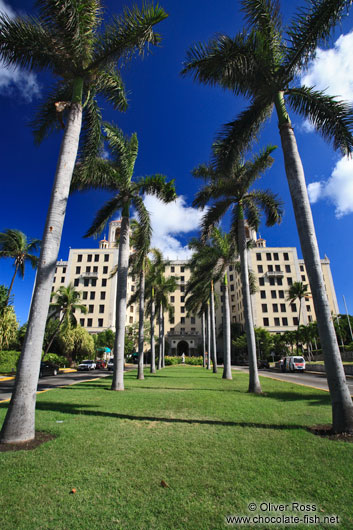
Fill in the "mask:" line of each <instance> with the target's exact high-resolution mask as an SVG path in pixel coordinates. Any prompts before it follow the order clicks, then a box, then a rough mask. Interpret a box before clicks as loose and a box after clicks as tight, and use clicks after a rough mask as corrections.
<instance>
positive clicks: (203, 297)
mask: <svg viewBox="0 0 353 530" xmlns="http://www.w3.org/2000/svg"><path fill="white" fill-rule="evenodd" d="M187 293H188V286H186V293H185V294H187ZM207 302H208V294H207V289H205V288H204V286H201V287H200V286H197V287H194V288H193V290H192V292H191V293H189V295H188V296H187V298H186V301H185V307H186V311H187V312H188V314H189V313H190V314H193V315H194V314H196V313H197V314H198V316H199V317H200V318H201V327H202V358H203V362H202V364H203V368H206V351H207V350H206V313H207V311H208V304H207ZM207 368H208V369H210V363H209V362H207Z"/></svg>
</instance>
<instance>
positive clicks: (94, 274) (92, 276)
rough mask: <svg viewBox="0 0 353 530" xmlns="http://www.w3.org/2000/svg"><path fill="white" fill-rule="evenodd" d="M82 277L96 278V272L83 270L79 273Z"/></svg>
mask: <svg viewBox="0 0 353 530" xmlns="http://www.w3.org/2000/svg"><path fill="white" fill-rule="evenodd" d="M81 277H82V278H98V272H83V273H82V274H81Z"/></svg>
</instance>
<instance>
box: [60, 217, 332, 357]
mask: <svg viewBox="0 0 353 530" xmlns="http://www.w3.org/2000/svg"><path fill="white" fill-rule="evenodd" d="M119 233H120V221H119V220H117V221H112V222H111V223H110V225H109V235H108V239H105V238H104V239H103V240H101V241H100V242H99V248H97V249H70V252H69V257H68V260H67V261H58V262H57V267H56V273H55V277H54V282H53V287H52V291H56V290H58V289H59V287H60V286H62V285H65V286H67V285H68V284H69V283H71V284H73V285H74V286H75V287H76V289H77V290H79V291H81V293H82V303H83V304H85V305H86V307H87V314H83V313H81V314H78V315H76V317H77V320H78V322H79V323H80V325H81V326H82V327H84V328H85V329H87V331H89V332H90V333H99V332H100V331H104V330H105V329H112V330H113V331H114V330H115V295H116V282H117V275H116V274H114V275H112V272H113V271H114V269H116V267H117V263H118V248H117V239H118V238H119ZM250 235H251V238H252V239H253V240H254V242H255V245H254V248H251V249H250V250H249V267H250V268H251V270H252V272H253V274H254V276H255V278H256V284H257V288H258V290H257V292H256V293H254V294H253V295H252V296H251V303H252V311H253V317H254V325H255V326H256V327H261V328H265V329H267V330H268V331H270V332H272V333H282V332H284V331H287V330H295V329H297V326H298V323H300V324H308V323H309V322H313V321H315V320H316V315H315V309H314V304H313V300H312V297H311V295H310V294H308V296H307V297H305V300H303V301H302V304H301V312H300V315H299V302H296V303H290V302H288V300H287V297H288V290H289V288H290V286H291V285H292V284H293V283H294V282H302V283H304V284H308V283H309V282H308V276H307V273H306V269H305V264H304V261H303V260H302V259H299V258H298V255H297V249H296V248H295V247H267V246H266V241H265V240H264V239H262V238H257V237H256V234H255V233H254V232H253V233H252V234H248V236H249V237H250ZM321 267H322V271H323V277H324V282H325V288H326V293H327V297H328V301H329V305H330V308H331V311H332V313H333V315H337V314H338V305H337V299H336V293H335V288H334V284H333V279H332V275H331V269H330V261H329V259H328V258H327V257H326V256H325V258H324V259H322V260H321ZM165 274H166V276H176V277H177V289H176V291H175V292H174V293H172V294H171V295H170V299H169V301H170V304H171V305H172V306H173V309H174V315H173V317H172V318H171V319H169V318H168V314H165V335H166V344H167V353H169V354H172V355H181V354H182V353H185V354H191V355H192V354H197V353H199V352H201V348H202V344H201V337H202V327H201V326H202V324H201V319H200V318H199V317H198V316H197V315H188V314H187V313H186V308H185V290H186V285H187V282H188V280H189V278H190V268H189V266H188V262H187V261H182V260H174V261H170V262H169V264H168V265H167V266H166V269H165ZM228 281H229V296H230V308H231V318H232V322H236V323H239V324H241V325H243V324H244V311H243V300H242V293H241V280H240V275H239V274H238V272H237V271H236V270H235V267H234V265H233V266H232V265H230V266H229V269H228ZM135 289H136V282H135V278H134V277H131V276H129V279H128V297H129V296H131V295H132V294H133V293H134V292H135ZM216 290H217V291H218V294H219V299H220V303H219V304H218V307H217V310H216V326H217V328H218V330H219V327H220V326H221V324H222V293H221V292H220V287H219V286H218V287H217V288H216ZM308 291H310V288H309V289H308ZM137 321H138V304H135V305H132V306H130V307H128V309H127V314H126V325H127V326H128V325H132V324H135V323H136V322H137Z"/></svg>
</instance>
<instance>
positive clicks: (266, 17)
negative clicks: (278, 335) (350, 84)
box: [183, 0, 353, 433]
mask: <svg viewBox="0 0 353 530" xmlns="http://www.w3.org/2000/svg"><path fill="white" fill-rule="evenodd" d="M350 3H351V2H350V1H349V0H319V1H317V2H310V3H309V4H307V7H306V8H302V9H301V10H300V11H299V13H297V14H296V16H295V17H294V18H293V21H292V23H291V25H289V26H287V37H285V36H284V28H283V26H282V21H281V16H280V12H279V8H278V2H276V1H275V0H243V1H242V9H243V12H244V13H245V16H246V19H247V22H248V28H246V29H245V30H244V31H242V32H241V33H239V34H237V35H236V36H235V37H234V38H231V37H228V36H226V35H218V36H217V37H215V38H214V39H212V40H211V41H210V42H209V43H208V44H206V45H204V44H198V45H195V46H194V47H193V48H191V49H190V50H189V51H188V55H187V60H186V63H185V67H184V70H183V73H184V74H186V73H188V72H193V74H194V79H195V80H198V81H200V82H202V83H205V84H208V85H220V86H221V87H223V88H225V89H229V90H231V91H232V92H233V93H234V94H236V95H238V94H239V95H242V96H244V97H245V98H250V100H251V102H250V106H249V107H248V108H247V109H246V110H245V111H243V112H242V113H241V114H240V115H239V117H238V118H236V119H235V120H234V121H232V122H231V123H229V124H227V125H226V126H225V128H224V131H223V133H222V134H221V135H220V139H221V140H222V147H221V152H222V153H221V154H222V156H221V158H222V160H221V166H222V167H223V168H224V167H227V166H231V165H232V164H233V161H234V159H235V158H237V157H238V156H239V153H242V152H243V150H244V149H245V148H247V147H248V145H249V143H250V142H251V141H252V140H253V139H254V138H255V137H256V136H257V134H258V132H259V130H260V127H261V125H262V124H263V122H264V121H265V120H266V119H268V118H269V117H270V115H271V113H272V110H273V108H275V109H276V112H277V116H278V124H279V132H280V136H281V143H282V150H283V155H284V162H285V170H286V175H287V179H288V184H289V188H290V193H291V197H292V203H293V208H294V214H295V218H296V223H297V228H298V233H299V238H300V243H301V248H302V252H303V257H304V261H305V265H306V270H307V272H308V276H309V282H310V287H311V292H312V293H313V299H314V305H315V311H316V316H317V322H318V328H319V334H320V341H321V345H322V349H323V352H324V356H325V366H326V373H327V379H328V385H329V388H330V393H331V400H332V416H333V430H334V432H338V433H339V432H353V404H352V400H351V397H350V394H349V390H348V387H347V384H346V380H345V374H344V370H343V366H342V361H341V357H340V353H339V348H338V344H337V339H336V336H335V332H334V327H333V323H332V320H331V315H330V309H329V304H328V301H327V296H326V293H325V286H324V281H323V275H322V270H321V263H320V254H319V249H318V244H317V240H316V235H315V227H314V222H313V218H312V214H311V208H310V203H309V199H308V193H307V188H306V182H305V176H304V170H303V166H302V162H301V159H300V155H299V152H298V148H297V143H296V139H295V135H294V131H293V127H292V125H291V121H290V118H289V114H288V112H287V108H286V105H287V104H288V105H290V106H291V107H292V109H293V110H294V111H295V112H298V113H299V114H300V115H301V116H303V117H304V118H309V119H310V120H311V122H312V123H313V125H314V126H315V128H316V129H317V130H318V131H319V132H320V133H321V134H322V135H323V137H324V138H326V139H328V140H331V141H332V143H333V146H334V147H335V148H336V149H338V148H340V149H341V151H342V152H343V153H347V154H348V153H351V152H352V149H353V135H352V133H351V125H352V111H351V107H350V106H349V105H348V104H346V103H344V102H342V101H337V100H336V99H335V98H332V97H330V96H328V95H326V94H325V93H324V92H319V91H316V90H314V89H313V88H310V87H306V86H296V85H295V83H296V82H297V80H298V76H297V74H298V71H299V70H300V69H303V68H305V66H306V65H307V63H308V61H309V60H310V59H312V58H313V57H314V55H315V51H316V48H317V46H318V44H319V43H320V42H322V41H325V40H327V39H328V37H329V36H330V33H331V30H332V28H333V27H334V26H335V25H336V23H337V21H339V20H340V18H341V16H342V14H343V13H344V11H345V9H346V8H348V6H349V5H350Z"/></svg>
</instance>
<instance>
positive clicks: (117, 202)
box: [84, 196, 123, 237]
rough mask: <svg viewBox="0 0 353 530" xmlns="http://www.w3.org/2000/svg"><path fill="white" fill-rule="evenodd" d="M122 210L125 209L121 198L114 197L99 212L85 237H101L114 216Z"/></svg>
mask: <svg viewBox="0 0 353 530" xmlns="http://www.w3.org/2000/svg"><path fill="white" fill-rule="evenodd" d="M120 208H123V202H122V200H121V198H120V197H118V196H117V197H113V198H112V199H110V200H109V201H107V202H106V203H105V204H104V205H103V206H102V208H101V209H100V210H98V212H97V214H96V217H95V218H94V221H93V223H92V225H91V227H90V228H89V229H88V230H87V232H86V234H85V235H84V237H91V236H96V235H99V234H100V233H101V232H102V231H103V229H104V227H105V225H106V224H107V222H108V221H109V219H110V218H111V217H112V215H114V213H115V212H116V211H117V210H119V209H120Z"/></svg>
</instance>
